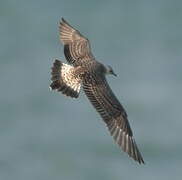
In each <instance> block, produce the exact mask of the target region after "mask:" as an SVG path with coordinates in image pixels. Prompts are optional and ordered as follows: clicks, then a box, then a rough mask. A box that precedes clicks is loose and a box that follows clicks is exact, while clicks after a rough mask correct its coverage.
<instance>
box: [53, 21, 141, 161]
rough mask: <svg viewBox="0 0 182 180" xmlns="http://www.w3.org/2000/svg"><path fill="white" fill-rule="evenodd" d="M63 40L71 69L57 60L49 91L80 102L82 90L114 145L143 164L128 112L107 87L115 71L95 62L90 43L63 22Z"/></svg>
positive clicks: (61, 31)
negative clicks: (79, 97)
mask: <svg viewBox="0 0 182 180" xmlns="http://www.w3.org/2000/svg"><path fill="white" fill-rule="evenodd" d="M60 39H61V41H62V42H63V44H64V54H65V57H66V59H67V61H68V62H69V63H70V65H67V64H64V63H62V62H61V61H59V60H55V62H54V65H53V67H52V78H51V80H52V83H51V85H50V87H51V88H52V89H53V90H57V91H61V92H62V93H63V94H65V95H67V96H70V97H74V98H77V97H78V96H79V92H80V88H81V86H82V87H83V90H84V92H85V94H86V96H87V97H88V99H89V100H90V102H91V104H92V105H93V106H94V108H95V109H96V110H97V112H98V113H99V114H100V115H101V117H102V119H103V120H104V122H105V123H106V125H107V127H108V129H109V131H110V134H111V136H113V138H114V140H115V142H116V143H117V144H118V145H119V146H120V147H121V148H122V149H123V151H125V152H127V153H128V155H129V156H131V157H132V158H133V159H134V160H136V161H138V162H139V163H144V161H143V158H142V156H141V154H140V152H139V150H138V148H137V145H136V143H135V140H134V138H133V133H132V130H131V128H130V125H129V122H128V119H127V114H126V111H125V110H124V108H123V106H122V105H121V104H120V102H119V101H118V100H117V98H116V96H115V95H114V93H113V92H112V90H111V88H110V86H109V84H108V83H107V80H106V74H113V75H115V73H114V72H113V70H112V68H111V67H107V66H104V65H103V64H102V63H100V62H98V61H97V60H96V59H95V57H94V56H93V55H92V53H91V48H90V43H89V41H88V39H86V38H85V37H84V36H82V35H81V34H80V32H79V31H77V30H76V29H74V28H73V27H72V26H71V25H69V24H68V23H67V22H66V21H65V20H64V19H62V22H60Z"/></svg>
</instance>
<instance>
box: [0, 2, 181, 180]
mask: <svg viewBox="0 0 182 180" xmlns="http://www.w3.org/2000/svg"><path fill="white" fill-rule="evenodd" d="M61 17H64V18H65V19H66V20H67V21H68V22H70V24H72V25H73V26H75V27H76V28H77V29H79V30H80V31H81V32H82V34H84V35H85V36H86V37H88V38H89V40H90V42H91V45H92V51H93V54H94V55H95V57H96V58H97V59H98V60H99V61H100V62H102V63H104V64H106V65H107V64H108V65H111V66H112V67H113V69H114V70H115V72H116V73H117V74H118V77H117V78H115V77H112V76H108V81H109V83H110V85H111V87H112V89H113V91H114V92H115V94H116V96H117V97H118V99H119V100H120V101H121V103H122V104H123V105H124V107H125V109H126V110H127V113H128V116H129V120H130V124H131V127H132V129H133V132H134V136H135V139H136V141H137V144H138V146H139V149H140V151H141V153H142V154H143V157H144V160H145V162H146V164H145V165H139V164H137V163H136V162H134V161H133V160H132V159H131V158H128V156H127V155H126V154H125V153H123V152H121V151H120V149H119V148H118V147H117V146H116V145H115V143H114V141H113V139H112V137H110V135H109V132H108V131H107V129H106V127H105V124H104V123H103V122H102V120H101V118H100V117H99V115H98V114H97V113H96V111H95V110H94V109H93V108H92V106H91V105H90V103H89V102H88V100H87V99H86V97H85V95H84V93H83V92H81V94H80V97H79V98H78V99H71V98H67V97H65V96H63V95H60V94H59V93H56V92H51V91H50V90H49V84H50V68H51V66H52V63H53V61H54V59H55V58H58V59H61V60H63V61H65V58H64V54H63V45H62V44H61V43H60V41H59V33H58V23H59V20H60V19H61ZM0 35H1V38H0V83H1V85H0V92H1V93H0V180H12V179H13V180H41V179H43V180H50V179H54V180H58V179H59V180H60V179H61V180H100V179H103V180H121V179H126V180H128V179H139V180H154V179H155V180H156V179H159V180H171V179H173V180H180V179H181V178H182V153H181V152H182V140H181V139H182V135H181V134H182V133H181V131H182V95H181V94H182V1H178V0H174V1H173V0H153V1H150V0H146V1H142V0H139V1H134V0H133V1H125V0H121V1H110V0H106V1H96V0H92V1H91V0H90V1H85V0H77V1H76V0H75V1H74V0H52V1H49V0H32V1H24V0H16V1H12V0H1V1H0ZM65 62H66V61H65Z"/></svg>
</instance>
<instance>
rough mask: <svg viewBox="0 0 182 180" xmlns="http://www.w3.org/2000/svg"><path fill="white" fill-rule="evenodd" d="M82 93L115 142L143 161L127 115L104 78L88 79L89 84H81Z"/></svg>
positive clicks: (140, 161) (95, 76)
mask: <svg viewBox="0 0 182 180" xmlns="http://www.w3.org/2000/svg"><path fill="white" fill-rule="evenodd" d="M83 88H84V91H85V93H86V95H87V97H88V99H89V100H90V101H91V103H92V105H93V106H94V107H95V109H96V110H97V111H98V113H99V114H100V115H101V117H102V119H103V120H104V122H105V123H106V125H107V127H108V129H109V131H110V134H111V136H113V138H114V140H115V142H116V143H117V144H118V145H119V146H120V147H121V148H122V150H123V151H124V152H127V153H128V155H129V156H130V157H132V158H133V159H134V160H136V161H138V162H139V163H144V160H143V158H142V156H141V154H140V152H139V150H138V147H137V144H136V142H135V140H134V138H133V133H132V130H131V128H130V125H129V122H128V119H127V114H126V112H125V110H124V108H123V107H122V105H121V104H120V103H119V101H118V100H117V98H116V97H115V95H114V94H113V92H112V90H111V88H110V87H109V85H108V83H107V81H106V79H105V77H104V76H100V75H99V76H97V75H94V77H90V81H89V83H86V82H85V83H84V84H83Z"/></svg>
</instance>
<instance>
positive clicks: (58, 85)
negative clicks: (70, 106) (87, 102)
mask: <svg viewBox="0 0 182 180" xmlns="http://www.w3.org/2000/svg"><path fill="white" fill-rule="evenodd" d="M51 75H52V77H51V80H52V83H51V85H50V88H51V89H52V90H56V91H58V92H62V93H63V94H65V95H66V96H70V97H73V98H77V97H78V96H79V92H80V87H81V80H80V78H78V77H77V76H76V74H74V67H73V66H70V65H67V64H64V63H62V62H61V61H59V60H55V62H54V64H53V67H52V72H51Z"/></svg>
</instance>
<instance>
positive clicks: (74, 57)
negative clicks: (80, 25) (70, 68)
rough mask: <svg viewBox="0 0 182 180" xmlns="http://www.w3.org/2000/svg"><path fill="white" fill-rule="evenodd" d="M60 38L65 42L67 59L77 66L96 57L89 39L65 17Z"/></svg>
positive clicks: (61, 25)
mask: <svg viewBox="0 0 182 180" xmlns="http://www.w3.org/2000/svg"><path fill="white" fill-rule="evenodd" d="M59 30H60V39H61V41H62V43H63V44H64V54H65V57H66V59H67V61H68V62H69V63H71V64H73V65H75V66H77V65H81V64H82V63H84V61H90V60H92V59H94V57H93V55H92V53H91V48H90V43H89V41H88V39H86V38H85V37H84V36H82V35H81V34H80V32H79V31H78V30H76V29H74V28H73V27H72V26H71V25H69V24H68V23H67V22H66V21H65V20H64V19H63V18H62V21H61V22H60V26H59Z"/></svg>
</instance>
